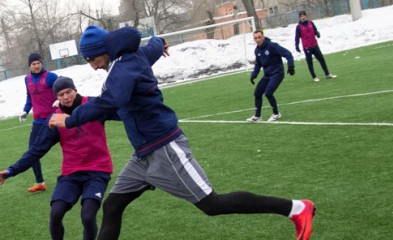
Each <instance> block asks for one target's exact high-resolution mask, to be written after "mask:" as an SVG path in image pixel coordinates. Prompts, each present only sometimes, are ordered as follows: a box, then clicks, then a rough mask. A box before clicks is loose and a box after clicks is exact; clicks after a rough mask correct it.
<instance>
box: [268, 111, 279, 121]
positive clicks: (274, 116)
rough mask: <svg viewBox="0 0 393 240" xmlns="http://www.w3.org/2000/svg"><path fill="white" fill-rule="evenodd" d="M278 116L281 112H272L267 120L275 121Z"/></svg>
mask: <svg viewBox="0 0 393 240" xmlns="http://www.w3.org/2000/svg"><path fill="white" fill-rule="evenodd" d="M280 117H281V113H278V114H274V113H273V114H272V115H271V116H270V118H269V119H268V120H267V121H268V122H274V121H277V119H279V118H280Z"/></svg>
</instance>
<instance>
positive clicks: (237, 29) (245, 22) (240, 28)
mask: <svg viewBox="0 0 393 240" xmlns="http://www.w3.org/2000/svg"><path fill="white" fill-rule="evenodd" d="M226 19H227V18H217V19H216V22H219V21H221V22H219V23H216V24H212V25H206V26H201V27H196V28H191V29H186V30H182V31H177V32H171V33H165V34H161V35H158V36H159V37H162V38H165V40H166V41H168V43H169V45H170V47H174V46H177V45H179V47H180V44H183V43H191V42H196V41H200V40H229V39H231V40H235V41H236V42H238V44H239V45H238V46H240V44H241V45H243V46H241V48H240V49H243V50H241V52H239V53H238V54H239V57H242V58H243V60H241V62H242V63H241V65H242V66H243V65H244V66H245V67H244V68H245V69H246V70H247V69H248V65H249V60H248V57H247V43H249V42H250V39H248V38H249V35H247V34H249V33H252V32H254V31H255V30H256V27H255V20H254V18H253V17H247V18H237V19H235V20H229V21H227V20H226ZM149 39H150V37H146V38H142V41H141V42H142V44H144V43H146V42H147V41H148V40H149ZM236 44H237V43H236ZM248 55H250V54H248ZM239 70H240V69H239Z"/></svg>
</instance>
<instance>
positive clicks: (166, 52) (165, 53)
mask: <svg viewBox="0 0 393 240" xmlns="http://www.w3.org/2000/svg"><path fill="white" fill-rule="evenodd" d="M168 49H169V44H168V42H167V41H166V40H165V39H164V52H163V53H162V56H164V57H168V56H169V52H168Z"/></svg>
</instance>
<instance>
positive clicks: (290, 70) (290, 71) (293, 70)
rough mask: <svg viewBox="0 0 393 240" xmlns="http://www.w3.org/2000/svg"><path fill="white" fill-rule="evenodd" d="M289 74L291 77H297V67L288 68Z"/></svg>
mask: <svg viewBox="0 0 393 240" xmlns="http://www.w3.org/2000/svg"><path fill="white" fill-rule="evenodd" d="M287 73H288V74H289V75H291V76H293V75H295V67H294V66H290V67H288V71H287Z"/></svg>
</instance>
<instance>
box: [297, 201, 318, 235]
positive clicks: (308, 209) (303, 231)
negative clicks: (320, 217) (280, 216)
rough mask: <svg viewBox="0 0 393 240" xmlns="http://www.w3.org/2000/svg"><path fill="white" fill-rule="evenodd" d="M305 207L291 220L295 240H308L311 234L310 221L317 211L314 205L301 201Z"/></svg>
mask: <svg viewBox="0 0 393 240" xmlns="http://www.w3.org/2000/svg"><path fill="white" fill-rule="evenodd" d="M301 201H302V202H303V203H304V205H306V206H305V208H304V209H303V211H302V212H301V213H299V214H296V215H293V216H292V218H291V220H292V221H293V223H294V224H295V228H296V240H308V239H309V238H310V235H311V232H312V219H313V217H314V215H315V211H316V210H317V209H316V208H315V207H314V203H313V202H311V201H309V200H305V199H304V200H301Z"/></svg>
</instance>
